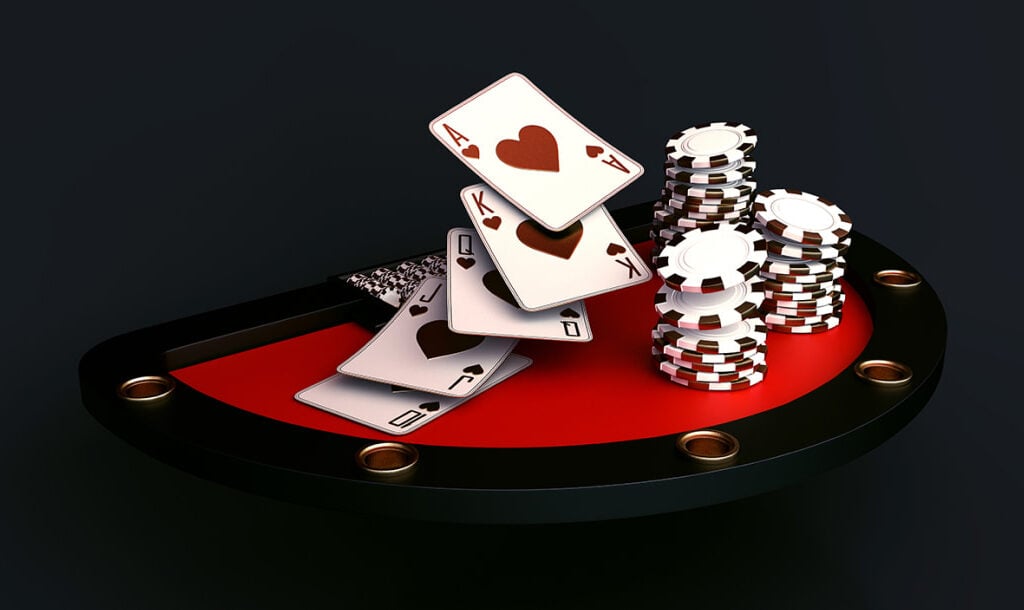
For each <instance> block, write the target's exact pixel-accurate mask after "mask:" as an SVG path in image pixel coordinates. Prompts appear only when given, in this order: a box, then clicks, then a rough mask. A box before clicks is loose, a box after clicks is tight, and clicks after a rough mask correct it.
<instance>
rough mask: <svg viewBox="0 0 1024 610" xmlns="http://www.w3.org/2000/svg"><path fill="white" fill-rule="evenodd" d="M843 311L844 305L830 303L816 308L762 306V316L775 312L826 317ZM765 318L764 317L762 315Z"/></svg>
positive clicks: (800, 316)
mask: <svg viewBox="0 0 1024 610" xmlns="http://www.w3.org/2000/svg"><path fill="white" fill-rule="evenodd" d="M842 312H843V306H842V305H828V306H826V307H819V308H816V309H789V308H788V307H772V308H768V307H765V308H762V309H761V314H762V316H767V315H769V314H775V315H778V316H785V317H786V318H821V319H825V318H827V317H828V316H834V315H836V314H841V313H842ZM762 319H763V317H762Z"/></svg>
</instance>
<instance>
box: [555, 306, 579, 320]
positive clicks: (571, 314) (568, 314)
mask: <svg viewBox="0 0 1024 610" xmlns="http://www.w3.org/2000/svg"><path fill="white" fill-rule="evenodd" d="M558 315H560V316H562V317H563V318H578V317H580V314H578V313H576V310H575V309H570V308H568V307H566V308H565V309H563V310H562V311H560V312H558Z"/></svg>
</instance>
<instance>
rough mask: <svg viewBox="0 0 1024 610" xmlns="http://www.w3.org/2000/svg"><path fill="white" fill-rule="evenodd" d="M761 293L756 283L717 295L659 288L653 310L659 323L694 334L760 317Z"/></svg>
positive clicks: (734, 287)
mask: <svg viewBox="0 0 1024 610" xmlns="http://www.w3.org/2000/svg"><path fill="white" fill-rule="evenodd" d="M762 301H764V290H763V289H762V286H761V284H760V282H741V283H739V284H737V285H735V286H732V287H730V288H726V289H725V290H719V291H718V292H706V293H705V292H680V291H678V290H673V289H672V288H670V287H668V286H662V287H661V288H659V289H658V292H657V294H655V295H654V309H655V310H656V311H657V312H658V315H659V316H660V317H661V319H662V321H663V322H666V323H668V324H671V325H672V326H677V327H679V328H694V329H698V330H704V329H712V328H722V327H723V326H729V325H730V324H735V323H737V322H739V321H740V320H745V319H747V318H756V317H757V316H758V315H760V309H759V308H760V306H761V302H762Z"/></svg>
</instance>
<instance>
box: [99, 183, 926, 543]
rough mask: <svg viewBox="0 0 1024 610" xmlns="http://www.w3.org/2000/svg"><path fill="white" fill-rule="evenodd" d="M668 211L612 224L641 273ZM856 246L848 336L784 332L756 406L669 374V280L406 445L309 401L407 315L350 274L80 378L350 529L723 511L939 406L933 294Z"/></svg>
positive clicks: (208, 319) (125, 415) (161, 339)
mask: <svg viewBox="0 0 1024 610" xmlns="http://www.w3.org/2000/svg"><path fill="white" fill-rule="evenodd" d="M651 206H652V204H651V203H641V204H637V205H633V206H630V207H625V208H622V209H618V210H614V211H613V212H612V214H613V217H614V219H615V221H616V222H617V224H618V225H619V226H620V227H621V228H622V229H623V231H624V232H625V234H626V236H627V237H628V238H629V239H630V240H631V241H632V243H634V244H635V246H636V248H637V251H638V252H639V254H640V255H641V256H642V257H644V258H645V259H647V258H649V252H650V248H651V246H652V244H651V243H650V242H649V241H648V240H649V237H648V231H649V223H650V219H651V209H652V208H651ZM852 239H853V245H852V246H851V248H850V250H849V252H848V254H847V257H846V258H847V264H848V267H847V270H846V275H845V276H844V278H843V279H842V280H841V281H842V282H843V288H844V291H845V293H846V294H847V300H846V303H845V307H844V309H843V318H842V322H841V324H840V325H839V326H838V327H837V328H835V329H833V330H830V331H827V332H824V333H819V334H810V335H790V334H781V333H776V332H769V336H768V352H767V361H766V362H767V365H768V370H767V374H766V375H765V379H764V381H763V382H762V383H760V384H757V385H755V386H753V387H751V388H748V389H745V390H742V391H735V392H709V391H701V390H694V389H689V388H685V387H682V386H679V385H677V384H673V383H671V382H670V381H668V380H667V379H666V378H665V377H664V376H663V375H662V374H661V373H659V372H658V371H657V365H656V363H655V362H654V359H653V358H652V356H651V328H652V326H653V325H654V324H655V322H656V321H657V313H656V312H655V310H654V307H653V298H654V294H655V292H656V291H657V289H658V288H659V287H660V286H661V282H660V279H659V278H658V277H657V276H656V275H655V278H654V279H652V280H651V281H650V282H647V283H645V284H642V285H638V286H633V287H630V288H627V289H623V290H618V291H615V292H611V293H607V294H604V295H599V296H597V297H593V298H589V299H587V301H586V306H587V311H588V314H589V316H590V320H591V325H592V328H593V333H594V339H593V340H592V341H590V342H586V343H571V344H570V343H564V342H553V341H529V340H522V341H520V342H519V344H518V346H517V347H516V349H515V350H514V351H515V353H518V354H521V355H524V356H528V357H529V358H531V359H532V360H533V364H532V365H531V366H530V367H529V368H527V369H526V370H524V371H523V372H521V373H519V374H517V375H515V376H514V377H512V378H510V379H509V380H507V381H505V382H504V383H501V384H499V385H498V386H496V387H494V388H492V389H491V390H489V391H487V392H485V393H483V394H481V395H479V396H476V397H474V398H472V399H471V400H469V401H467V402H466V403H464V404H463V405H461V406H459V407H458V408H456V409H454V410H452V411H451V412H449V413H447V414H445V415H444V416H442V417H439V418H438V419H436V420H435V421H433V422H430V423H429V424H427V425H425V426H423V427H422V428H419V429H417V430H415V431H413V432H411V433H409V434H406V435H401V436H393V435H389V434H386V433H383V432H378V431H376V430H374V429H371V428H368V427H365V426H363V425H360V424H358V423H355V422H353V421H350V420H347V419H344V418H341V417H337V416H335V415H332V414H330V413H328V412H325V411H322V410H318V409H316V408H314V407H311V406H307V405H305V404H302V403H300V402H298V401H297V400H295V398H294V395H295V393H296V392H298V391H299V390H302V389H303V388H306V387H309V386H310V385H312V384H314V383H316V382H318V381H320V380H322V379H325V378H327V377H329V376H331V375H332V374H334V373H335V372H336V368H337V366H338V365H339V364H340V363H341V362H342V361H344V360H345V359H346V358H348V357H349V356H350V355H352V354H353V353H355V352H356V351H357V350H358V349H359V348H360V347H361V346H362V345H364V344H365V343H366V342H367V341H368V340H369V339H370V338H371V337H372V336H373V333H374V331H375V330H376V329H379V328H380V327H381V326H382V325H383V324H384V323H385V322H386V321H387V320H388V319H389V318H390V316H391V315H393V314H394V312H395V309H394V308H393V307H391V306H389V305H387V304H386V303H383V302H381V301H379V300H377V299H376V298H374V297H372V296H370V295H368V294H366V293H363V292H360V291H359V290H357V289H355V288H353V287H352V286H351V285H349V284H347V283H346V282H345V281H344V280H345V278H346V277H347V276H348V275H350V274H352V273H355V272H358V271H365V270H356V269H353V270H349V271H347V272H345V273H339V274H338V275H337V276H332V277H330V278H326V279H325V281H324V282H322V283H320V284H317V285H313V286H307V287H302V288H298V289H295V290H292V291H289V292H285V293H282V294H276V295H272V296H268V297H266V298H262V299H258V300H255V301H251V302H247V303H242V304H239V305H235V306H231V307H227V308H224V309H219V310H215V311H210V312H206V313H201V314H199V315H194V316H190V317H187V318H183V319H180V320H174V321H170V322H166V323H163V324H159V325H157V326H153V327H149V328H144V329H140V330H137V331H134V332H130V333H128V334H125V335H121V336H117V337H113V338H111V339H109V340H107V341H104V342H102V343H100V344H99V345H97V346H95V347H93V348H92V349H91V350H89V351H88V352H87V353H86V354H85V355H84V356H83V357H82V359H81V362H80V366H79V375H80V386H81V393H82V399H83V403H84V405H85V407H86V409H88V411H89V412H90V413H91V414H92V416H93V417H95V418H96V419H97V420H98V421H99V422H100V423H101V424H102V425H103V426H105V427H106V428H107V429H108V430H109V431H110V432H112V433H113V434H115V435H117V436H119V437H120V438H122V439H124V440H125V441H127V442H128V443H130V444H131V445H133V446H135V447H136V448H138V449H139V450H141V451H143V452H145V453H146V454H149V455H150V456H152V457H155V458H156V459H158V460H161V461H163V462H166V463H168V464H171V465H173V466H176V467H178V468H181V469H183V470H185V471H187V472H190V473H193V474H195V475H198V476H200V477H203V478H206V479H209V480H213V481H218V482H220V483H223V484H226V485H229V486H232V487H235V488H239V489H244V490H247V491H250V492H254V493H258V494H262V495H266V496H270V497H276V498H280V499H283V500H287V501H291V502H298V503H305V504H310V505H316V506H322V507H329V508H332V509H338V510H344V511H352V512H362V513H373V514H378V515H387V516H392V517H400V518H413V519H421V520H431V521H449V522H464V523H553V522H572V521H594V520H602V519H613V518H625V517H634V516H641V515H651V514H657V513H665V512H672V511H680V510H685V509H688V508H693V507H698V506H705V505H710V504H714V503H720V502H726V501H729V500H733V499H737V498H742V497H746V496H750V495H753V494H757V493H761V492H764V491H768V490H771V489H776V488H779V487H782V486H785V485H788V484H791V483H794V482H796V481H799V480H801V479H803V478H805V477H808V476H810V475H813V474H815V473H819V472H822V471H825V470H828V469H830V468H833V467H835V466H838V465H840V464H843V463H845V462H848V461H850V460H852V459H853V458H855V457H857V456H859V455H862V454H864V453H865V452H867V451H869V450H870V449H872V448H874V447H876V446H878V445H879V444H880V443H882V442H883V441H884V440H886V439H887V438H889V437H891V436H892V435H893V434H895V433H896V432H897V431H898V430H900V429H901V428H902V427H903V426H904V425H906V424H907V422H909V421H910V420H911V419H912V418H913V417H914V416H915V415H916V414H917V413H918V412H919V411H920V410H921V409H922V408H923V406H924V405H925V403H926V402H927V400H928V399H929V397H930V396H931V395H932V393H933V392H934V390H935V387H936V385H937V383H938V380H939V376H940V374H941V371H942V364H943V357H944V352H945V344H946V320H945V314H944V312H943V309H942V305H941V303H940V301H939V299H938V297H937V295H936V293H935V291H934V290H933V289H932V288H931V286H929V284H928V283H927V281H925V280H924V279H923V278H922V277H921V275H920V274H919V273H918V272H917V271H916V270H915V269H914V268H913V267H912V266H911V265H910V264H909V263H908V262H907V261H905V260H903V259H902V258H900V257H899V256H898V255H896V254H895V253H893V252H892V251H890V250H889V249H887V248H886V247H885V246H883V245H881V244H879V243H878V242H876V241H874V240H872V239H871V238H869V237H868V236H866V235H863V234H861V233H858V232H856V231H855V232H853V234H852ZM428 254H432V253H420V254H417V256H415V257H410V258H408V259H403V260H419V259H422V258H423V257H424V256H426V255H428ZM433 254H441V255H442V256H443V253H441V252H437V253H433ZM401 262H402V260H398V261H390V262H386V263H382V264H381V265H380V267H389V268H393V267H394V266H396V265H398V264H399V263H401Z"/></svg>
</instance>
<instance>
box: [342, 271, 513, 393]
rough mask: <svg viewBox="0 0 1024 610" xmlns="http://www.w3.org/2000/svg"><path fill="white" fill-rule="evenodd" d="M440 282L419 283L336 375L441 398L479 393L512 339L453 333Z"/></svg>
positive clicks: (502, 357) (441, 279)
mask: <svg viewBox="0 0 1024 610" xmlns="http://www.w3.org/2000/svg"><path fill="white" fill-rule="evenodd" d="M447 294H448V291H447V289H446V288H445V280H444V278H436V277H431V278H427V279H425V280H423V283H422V284H420V287H419V288H418V289H417V290H416V292H415V293H413V295H412V296H411V297H410V298H409V300H407V301H406V302H405V304H404V305H403V306H402V308H401V309H399V310H398V313H396V314H395V315H394V317H392V318H391V320H390V321H389V322H388V323H387V325H385V326H384V328H382V329H381V330H380V331H378V332H377V334H376V335H374V337H373V339H371V340H370V341H369V343H367V344H366V345H364V346H363V348H362V349H360V350H359V351H358V352H356V353H355V355H353V356H352V357H351V358H349V359H348V360H346V361H345V362H343V363H341V365H340V366H339V367H338V372H339V373H343V374H345V375H350V376H352V377H360V378H363V379H370V380H372V381H378V382H380V383H390V384H394V385H397V386H402V387H406V388H412V389H414V390H422V391H424V392H430V393H432V394H441V395H444V396H459V397H463V396H469V395H470V394H473V393H474V392H476V391H477V389H478V388H479V387H480V385H481V384H482V383H483V382H484V381H486V380H487V378H488V377H490V375H491V374H492V373H493V372H494V370H495V369H496V368H498V365H500V364H501V363H502V362H503V361H504V360H505V358H506V357H507V356H508V355H509V353H510V352H511V351H512V348H513V347H515V344H516V342H517V341H516V339H511V338H505V337H484V336H480V335H464V334H459V333H455V332H452V330H451V329H449V328H448V306H447V302H446V301H447V298H446V297H447Z"/></svg>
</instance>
